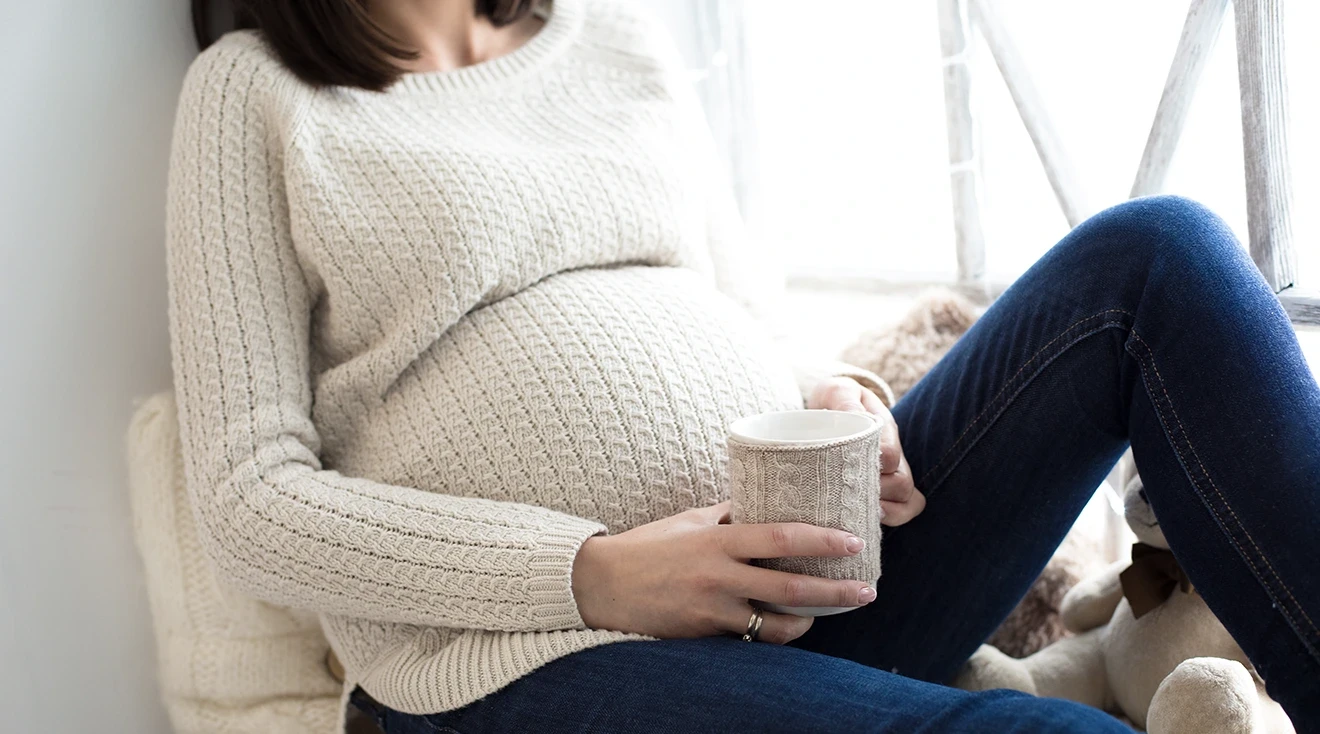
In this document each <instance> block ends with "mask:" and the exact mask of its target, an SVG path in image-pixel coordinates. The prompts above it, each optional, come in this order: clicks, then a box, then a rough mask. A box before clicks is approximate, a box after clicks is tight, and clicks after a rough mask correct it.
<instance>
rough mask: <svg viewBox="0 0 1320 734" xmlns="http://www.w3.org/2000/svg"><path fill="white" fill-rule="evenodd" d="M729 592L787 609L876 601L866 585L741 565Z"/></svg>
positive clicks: (863, 582) (732, 580)
mask: <svg viewBox="0 0 1320 734" xmlns="http://www.w3.org/2000/svg"><path fill="white" fill-rule="evenodd" d="M728 589H729V591H731V592H733V593H735V594H737V595H738V596H744V597H747V598H748V599H757V600H759V601H764V602H770V603H771V604H781V605H783V606H786V607H859V606H862V605H863V604H870V603H871V602H872V601H875V589H873V588H871V587H870V586H868V585H867V584H866V582H865V581H852V580H836V579H827V578H819V577H817V576H805V575H803V574H797V573H788V572H785V571H776V570H773V569H769V568H761V567H760V566H750V565H744V566H741V567H740V568H738V569H737V570H736V571H735V573H734V574H733V578H731V579H730V580H729V584H728Z"/></svg>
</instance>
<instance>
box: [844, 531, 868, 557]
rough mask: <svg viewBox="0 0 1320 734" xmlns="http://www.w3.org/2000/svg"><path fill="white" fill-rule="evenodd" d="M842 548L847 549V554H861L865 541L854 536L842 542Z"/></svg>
mask: <svg viewBox="0 0 1320 734" xmlns="http://www.w3.org/2000/svg"><path fill="white" fill-rule="evenodd" d="M843 547H844V548H847V549H848V552H849V553H861V552H862V549H863V548H865V547H866V541H865V540H862V539H861V538H859V537H857V536H856V535H854V536H852V537H850V538H848V539H847V540H845V541H843Z"/></svg>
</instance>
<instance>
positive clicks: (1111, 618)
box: [954, 475, 1294, 734]
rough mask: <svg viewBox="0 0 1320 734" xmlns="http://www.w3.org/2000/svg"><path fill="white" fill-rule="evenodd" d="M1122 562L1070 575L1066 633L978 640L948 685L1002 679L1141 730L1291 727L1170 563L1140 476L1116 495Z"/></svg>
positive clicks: (1274, 731) (998, 683)
mask: <svg viewBox="0 0 1320 734" xmlns="http://www.w3.org/2000/svg"><path fill="white" fill-rule="evenodd" d="M1123 510H1124V512H1123V514H1124V517H1125V519H1126V520H1127V524H1128V526H1129V527H1131V528H1132V531H1133V532H1134V533H1135V534H1136V536H1137V540H1138V541H1139V542H1138V543H1137V544H1136V545H1134V546H1133V552H1132V557H1133V560H1132V562H1127V561H1123V562H1119V563H1115V564H1113V565H1111V566H1110V567H1109V568H1107V569H1106V570H1105V571H1103V572H1101V573H1099V574H1096V575H1093V576H1088V577H1087V578H1084V579H1082V580H1081V581H1080V582H1078V584H1077V585H1076V586H1074V587H1073V588H1072V589H1071V590H1069V591H1068V593H1067V594H1066V595H1065V596H1064V599H1063V604H1062V608H1061V616H1062V619H1063V623H1064V625H1065V626H1066V627H1067V628H1068V629H1069V630H1070V631H1072V632H1074V633H1075V634H1074V635H1073V636H1071V637H1065V638H1063V639H1060V640H1058V641H1056V642H1054V643H1053V644H1051V645H1049V646H1048V647H1045V648H1044V649H1042V650H1040V651H1038V652H1036V653H1035V654H1033V655H1030V656H1028V657H1025V658H1022V659H1016V658H1011V657H1009V656H1007V655H1005V654H1004V653H1002V652H1001V651H999V650H997V649H996V648H994V647H991V646H989V645H982V646H981V648H980V649H979V650H977V652H976V653H975V654H973V655H972V657H971V659H970V660H968V662H967V663H966V665H964V667H963V668H962V670H961V671H960V672H959V674H958V677H957V679H956V680H955V682H954V685H956V686H957V687H959V688H962V689H964V690H971V691H979V690H988V689H992V688H1011V689H1016V690H1019V691H1025V692H1027V693H1032V694H1036V695H1039V696H1052V697H1057V698H1066V699H1070V700H1073V701H1078V702H1081V703H1085V704H1089V705H1091V706H1096V707H1098V708H1102V709H1106V710H1108V711H1111V712H1114V713H1117V714H1121V715H1124V716H1126V717H1127V718H1128V719H1129V720H1130V721H1131V722H1132V723H1133V724H1135V725H1136V726H1137V727H1138V728H1145V729H1146V730H1147V731H1149V732H1150V734H1209V733H1211V732H1214V733H1216V734H1217V733H1218V732H1226V733H1227V732H1233V733H1238V732H1240V733H1242V734H1294V729H1293V727H1292V724H1291V722H1290V721H1289V719H1288V716H1287V714H1285V713H1284V711H1283V708H1282V707H1281V706H1279V704H1278V703H1276V702H1275V701H1273V700H1272V699H1271V698H1270V697H1269V696H1268V695H1266V693H1265V686H1264V683H1263V682H1262V681H1261V679H1260V677H1259V676H1258V675H1257V674H1256V671H1255V669H1254V668H1253V667H1252V665H1251V663H1250V661H1248V660H1247V656H1246V655H1245V654H1244V653H1243V652H1242V648H1240V647H1238V645H1237V643H1235V642H1234V641H1233V638H1232V637H1230V636H1229V634H1228V630H1226V629H1224V626H1223V624H1221V623H1220V622H1219V620H1218V619H1217V618H1216V617H1215V615H1214V613H1213V612H1211V611H1210V608H1209V607H1208V606H1206V603H1205V601H1204V600H1203V599H1202V598H1201V595H1200V594H1199V593H1197V591H1196V589H1195V588H1194V587H1193V586H1192V585H1191V582H1190V581H1189V580H1188V578H1187V576H1186V574H1185V573H1183V572H1182V569H1181V568H1180V567H1179V566H1178V562H1177V560H1176V559H1175V558H1174V557H1173V553H1172V552H1170V551H1169V544H1168V542H1167V541H1165V539H1164V533H1163V532H1162V531H1161V530H1160V526H1159V523H1158V522H1157V521H1156V519H1155V513H1154V511H1153V510H1152V509H1151V506H1150V503H1149V502H1148V501H1147V499H1146V493H1145V490H1144V487H1143V485H1142V482H1141V477H1140V476H1139V475H1138V476H1133V477H1132V479H1131V480H1130V481H1129V482H1128V484H1127V486H1126V488H1125V490H1124V494H1123Z"/></svg>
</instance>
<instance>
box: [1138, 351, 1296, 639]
mask: <svg viewBox="0 0 1320 734" xmlns="http://www.w3.org/2000/svg"><path fill="white" fill-rule="evenodd" d="M1131 335H1132V338H1133V339H1134V340H1135V341H1136V342H1137V343H1138V344H1140V345H1141V349H1142V350H1143V351H1144V359H1143V358H1142V357H1141V356H1138V359H1137V363H1138V364H1139V365H1141V370H1142V373H1143V374H1146V363H1147V362H1149V364H1150V369H1151V370H1153V371H1154V381H1155V383H1156V384H1157V385H1158V386H1159V388H1160V392H1162V393H1163V394H1164V403H1165V404H1166V405H1167V406H1168V409H1169V413H1170V414H1171V415H1172V416H1173V420H1174V422H1175V423H1177V424H1178V432H1179V433H1180V434H1182V443H1185V444H1186V445H1187V450H1188V451H1190V452H1191V455H1192V458H1193V459H1195V460H1196V465H1197V467H1198V468H1199V469H1200V472H1201V475H1202V476H1204V477H1205V480H1206V481H1207V482H1209V484H1210V488H1211V489H1213V490H1214V494H1215V496H1216V497H1218V498H1219V504H1221V505H1223V507H1224V509H1226V510H1228V514H1229V515H1230V516H1231V518H1232V523H1231V527H1233V528H1236V529H1237V530H1238V531H1239V532H1241V533H1242V535H1243V536H1245V537H1246V539H1247V541H1248V542H1249V543H1250V544H1251V549H1250V551H1248V549H1247V548H1245V547H1243V545H1242V542H1241V541H1240V540H1239V539H1238V538H1236V537H1235V536H1234V534H1233V532H1232V530H1231V529H1230V523H1229V522H1227V518H1225V517H1224V515H1223V514H1222V513H1221V512H1220V510H1219V509H1218V508H1217V507H1216V506H1215V503H1213V502H1208V501H1206V502H1205V504H1206V506H1207V507H1208V508H1209V509H1210V512H1211V513H1212V514H1213V515H1214V516H1215V518H1216V519H1217V520H1218V521H1219V525H1220V527H1221V528H1223V529H1224V535H1225V536H1226V537H1227V538H1228V540H1229V542H1230V543H1232V545H1233V547H1234V548H1237V550H1238V553H1239V554H1240V555H1241V556H1242V557H1243V559H1245V560H1246V561H1247V565H1248V566H1250V567H1251V571H1252V575H1254V576H1255V577H1256V579H1257V580H1258V581H1260V582H1261V586H1262V587H1263V588H1264V589H1265V592H1266V594H1268V595H1269V597H1270V598H1271V600H1273V601H1274V602H1275V605H1276V607H1277V608H1278V609H1279V610H1280V611H1281V612H1282V613H1283V615H1284V617H1285V618H1287V619H1288V621H1289V623H1290V626H1291V627H1293V628H1294V629H1296V630H1298V631H1299V632H1300V631H1301V627H1302V625H1301V624H1300V622H1299V621H1298V620H1297V619H1296V617H1294V616H1293V614H1291V613H1290V609H1289V608H1290V607H1291V608H1292V609H1295V610H1296V612H1297V613H1299V614H1301V616H1302V618H1303V619H1305V620H1306V623H1307V626H1309V627H1310V630H1311V634H1312V635H1314V636H1316V637H1317V638H1318V639H1320V629H1317V628H1316V624H1315V622H1314V621H1312V619H1311V617H1310V615H1308V614H1307V613H1306V610H1305V609H1304V608H1303V607H1302V605H1301V602H1299V601H1297V597H1296V596H1294V595H1293V592H1292V589H1291V588H1290V587H1289V586H1288V584H1287V583H1286V582H1285V581H1284V580H1283V578H1281V577H1280V576H1279V572H1278V571H1277V570H1276V569H1275V568H1274V564H1272V563H1270V559H1269V558H1268V557H1266V555H1265V552H1264V551H1263V550H1261V548H1260V545H1259V544H1257V543H1256V539H1255V538H1253V537H1252V536H1251V532H1250V531H1249V530H1247V528H1246V526H1245V525H1243V524H1242V520H1241V518H1239V517H1238V515H1237V513H1236V512H1235V511H1234V510H1233V507H1232V505H1230V504H1229V502H1228V499H1227V498H1226V497H1225V496H1224V493H1223V492H1222V491H1221V490H1220V489H1219V486H1218V485H1217V484H1215V480H1214V478H1212V477H1211V476H1210V472H1209V471H1208V470H1207V469H1206V468H1205V464H1204V462H1202V461H1201V456H1200V454H1199V453H1197V451H1196V447H1194V446H1192V440H1191V437H1190V436H1189V435H1188V433H1187V429H1186V428H1185V427H1184V426H1183V423H1182V419H1181V418H1179V417H1178V411H1177V409H1176V408H1174V407H1173V399H1172V398H1171V397H1170V396H1169V391H1168V389H1167V388H1166V387H1165V385H1164V377H1163V376H1162V375H1161V374H1160V369H1159V367H1158V366H1157V365H1156V364H1155V356H1154V351H1153V350H1151V348H1150V345H1149V344H1147V343H1146V341H1145V340H1144V339H1142V338H1141V335H1140V334H1138V333H1137V332H1136V330H1135V329H1133V330H1132V331H1131ZM1151 403H1152V404H1153V405H1155V409H1156V411H1157V412H1159V411H1160V406H1159V403H1158V401H1155V400H1152V401H1151ZM1165 435H1166V437H1168V432H1167V430H1166V432H1165ZM1169 444H1170V445H1171V446H1173V449H1174V452H1175V453H1177V454H1178V457H1179V459H1180V461H1181V462H1182V464H1183V466H1184V467H1189V466H1190V464H1189V462H1188V461H1187V458H1186V456H1185V455H1184V454H1183V450H1182V448H1181V446H1180V445H1179V442H1177V441H1174V440H1172V439H1170V441H1169ZM1187 475H1188V476H1187V478H1188V480H1190V482H1191V485H1192V488H1193V489H1194V490H1196V492H1197V494H1199V495H1201V498H1202V501H1205V500H1206V499H1207V498H1206V496H1205V491H1204V490H1203V489H1202V487H1201V486H1200V485H1199V483H1198V482H1197V480H1196V478H1195V477H1193V476H1192V472H1190V471H1188V472H1187ZM1253 555H1254V556H1255V557H1256V558H1257V559H1259V560H1260V561H1261V562H1263V563H1264V564H1265V566H1266V568H1268V569H1269V574H1268V575H1269V576H1270V577H1271V578H1272V579H1273V581H1274V583H1275V584H1277V585H1278V587H1279V588H1281V589H1283V591H1284V593H1285V594H1287V596H1288V599H1289V600H1291V601H1292V604H1291V605H1289V604H1286V603H1284V601H1283V600H1282V599H1280V598H1278V593H1277V592H1276V591H1275V590H1274V589H1273V588H1271V586H1272V585H1271V584H1270V583H1269V582H1268V581H1267V580H1266V579H1265V578H1264V576H1265V574H1264V573H1263V571H1262V570H1261V568H1260V567H1259V566H1258V565H1257V563H1256V562H1255V561H1253V560H1252V556H1253ZM1303 644H1304V645H1305V646H1306V647H1307V648H1308V649H1310V648H1312V645H1310V644H1306V642H1305V638H1304V636H1303ZM1311 654H1312V656H1313V657H1314V656H1316V653H1315V651H1314V650H1313V649H1312V650H1311ZM1318 659H1320V658H1318Z"/></svg>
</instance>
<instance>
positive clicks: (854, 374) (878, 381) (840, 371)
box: [793, 359, 896, 408]
mask: <svg viewBox="0 0 1320 734" xmlns="http://www.w3.org/2000/svg"><path fill="white" fill-rule="evenodd" d="M793 373H794V376H795V377H796V378H797V383H798V389H799V390H801V391H802V400H803V402H804V403H805V402H806V400H807V399H808V398H810V397H811V391H812V390H813V389H815V387H816V383H818V382H820V381H821V380H824V379H826V378H828V377H851V378H852V379H854V380H856V381H857V382H858V383H860V384H861V386H862V387H864V388H866V389H867V390H870V391H871V392H873V393H875V396H876V397H878V398H880V402H882V403H884V404H885V407H886V408H893V407H894V403H895V402H896V400H895V399H894V391H893V390H892V389H890V387H889V383H887V382H885V381H884V378H882V377H880V376H879V375H877V374H876V373H874V372H872V371H870V370H868V369H864V368H862V367H858V366H857V365H853V364H848V363H847V362H842V361H840V360H837V359H827V360H820V361H817V362H812V363H807V364H802V363H799V364H795V365H794V366H793Z"/></svg>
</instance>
